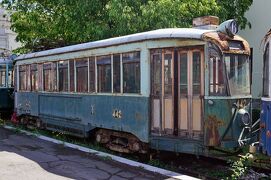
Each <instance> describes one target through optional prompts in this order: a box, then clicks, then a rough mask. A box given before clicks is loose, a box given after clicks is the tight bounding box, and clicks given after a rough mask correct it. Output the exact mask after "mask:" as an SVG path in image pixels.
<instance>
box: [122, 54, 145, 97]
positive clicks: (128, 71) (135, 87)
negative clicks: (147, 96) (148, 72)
mask: <svg viewBox="0 0 271 180" xmlns="http://www.w3.org/2000/svg"><path fill="white" fill-rule="evenodd" d="M126 55H127V57H128V56H129V58H126ZM140 57H141V54H140V51H132V52H128V53H123V54H122V67H123V69H122V71H123V93H135V94H139V93H140V89H141V85H140V84H141V79H140V77H141V76H140V74H141V68H140ZM137 68H138V69H137ZM132 69H133V70H134V72H133V74H132ZM137 71H138V72H137ZM132 75H133V76H132ZM132 79H133V80H132ZM132 81H134V82H132Z"/></svg>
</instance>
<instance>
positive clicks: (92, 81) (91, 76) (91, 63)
mask: <svg viewBox="0 0 271 180" xmlns="http://www.w3.org/2000/svg"><path fill="white" fill-rule="evenodd" d="M89 92H95V58H94V57H90V58H89Z"/></svg>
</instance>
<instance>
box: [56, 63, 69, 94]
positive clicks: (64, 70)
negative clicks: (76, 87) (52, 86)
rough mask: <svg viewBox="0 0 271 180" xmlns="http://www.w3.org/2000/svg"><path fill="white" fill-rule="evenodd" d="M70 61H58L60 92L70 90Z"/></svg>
mask: <svg viewBox="0 0 271 180" xmlns="http://www.w3.org/2000/svg"><path fill="white" fill-rule="evenodd" d="M68 63H69V61H59V62H58V77H59V81H58V84H59V85H58V87H59V91H60V92H68V90H69V88H68V87H69V86H68V85H69V83H68V80H69V78H68V75H69V74H68Z"/></svg>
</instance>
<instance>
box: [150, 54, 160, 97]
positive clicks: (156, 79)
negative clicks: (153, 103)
mask: <svg viewBox="0 0 271 180" xmlns="http://www.w3.org/2000/svg"><path fill="white" fill-rule="evenodd" d="M162 54H163V53H162V49H155V50H152V51H151V56H152V59H153V62H152V63H151V65H152V68H151V74H152V76H151V78H152V80H151V82H152V85H151V86H152V88H151V89H152V95H153V96H159V95H161V94H162V81H161V77H162V60H163V57H162Z"/></svg>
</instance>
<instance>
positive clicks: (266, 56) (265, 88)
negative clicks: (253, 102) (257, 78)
mask: <svg viewBox="0 0 271 180" xmlns="http://www.w3.org/2000/svg"><path fill="white" fill-rule="evenodd" d="M263 63H264V65H263V96H265V97H268V96H270V95H269V43H268V44H267V45H266V47H265V51H264V62H263Z"/></svg>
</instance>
